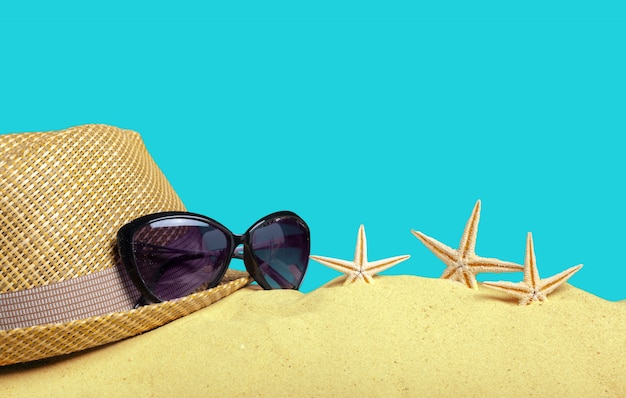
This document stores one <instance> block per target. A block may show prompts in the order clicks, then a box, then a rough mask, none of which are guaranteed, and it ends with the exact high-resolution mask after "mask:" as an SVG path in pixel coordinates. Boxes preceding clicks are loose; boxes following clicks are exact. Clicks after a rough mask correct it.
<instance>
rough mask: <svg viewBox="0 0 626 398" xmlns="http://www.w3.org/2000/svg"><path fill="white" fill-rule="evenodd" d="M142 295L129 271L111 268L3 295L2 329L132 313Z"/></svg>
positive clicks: (1, 295)
mask: <svg viewBox="0 0 626 398" xmlns="http://www.w3.org/2000/svg"><path fill="white" fill-rule="evenodd" d="M140 295H141V294H140V293H139V291H138V290H137V288H135V286H134V285H133V283H132V281H131V280H130V279H129V277H128V275H127V274H126V272H123V271H120V270H118V267H111V268H107V269H105V270H103V271H98V272H94V273H91V274H89V275H85V276H79V277H76V278H72V279H68V280H65V281H62V282H58V283H53V284H50V285H45V286H39V287H35V288H31V289H26V290H20V291H17V292H8V293H3V294H0V308H1V309H2V314H1V315H2V316H0V330H10V329H17V328H25V327H29V326H36V325H45V324H50V323H63V322H69V321H73V320H77V319H84V318H90V317H93V316H98V315H104V314H108V313H112V312H121V311H128V310H130V309H132V308H133V307H134V305H135V304H136V303H137V300H139V297H140Z"/></svg>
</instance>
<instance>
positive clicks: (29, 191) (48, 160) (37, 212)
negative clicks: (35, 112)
mask: <svg viewBox="0 0 626 398" xmlns="http://www.w3.org/2000/svg"><path fill="white" fill-rule="evenodd" d="M0 200H1V202H0V231H2V234H1V235H0V269H1V270H2V273H1V274H0V293H6V292H11V291H17V290H23V289H29V288H32V287H35V286H42V285H46V284H50V283H55V282H59V281H62V280H65V279H68V278H74V277H77V276H81V275H86V274H88V273H91V272H95V271H100V270H103V269H105V268H109V267H113V266H115V256H116V249H115V236H116V233H117V230H118V229H119V227H120V226H122V225H123V224H124V223H126V222H128V221H130V220H132V219H134V218H137V217H139V216H141V215H143V214H148V213H153V212H157V211H165V210H185V209H184V206H183V204H182V202H181V201H180V199H179V198H178V196H177V195H176V193H175V192H174V190H173V189H172V187H171V185H170V184H169V182H168V181H167V180H166V178H165V176H164V175H163V173H162V172H161V170H160V169H159V168H158V166H157V165H156V163H154V161H153V160H152V158H151V156H150V155H149V153H148V151H147V150H146V148H145V146H144V144H143V142H142V140H141V137H140V136H139V134H137V133H135V132H133V131H129V130H122V129H119V128H115V127H112V126H105V125H86V126H79V127H75V128H70V129H67V130H63V131H57V132H46V133H25V134H8V135H0Z"/></svg>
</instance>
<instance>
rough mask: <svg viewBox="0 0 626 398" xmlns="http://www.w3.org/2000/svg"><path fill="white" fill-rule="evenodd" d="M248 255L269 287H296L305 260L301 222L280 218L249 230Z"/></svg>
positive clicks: (305, 235) (306, 243)
mask: <svg viewBox="0 0 626 398" xmlns="http://www.w3.org/2000/svg"><path fill="white" fill-rule="evenodd" d="M250 245H251V249H252V250H251V254H252V257H253V259H254V261H255V262H256V264H257V265H258V267H259V270H260V272H261V274H262V275H263V277H264V278H265V280H266V281H267V282H268V283H269V285H270V287H271V288H273V289H297V288H298V287H299V286H300V283H301V282H302V279H303V278H304V272H305V271H306V267H307V264H308V262H309V251H310V243H309V234H308V229H307V228H306V227H305V226H304V225H303V224H302V222H301V221H299V220H297V219H295V218H280V219H278V220H276V221H274V222H272V223H270V224H268V225H264V226H262V227H259V228H256V229H254V230H253V231H252V232H251V233H250Z"/></svg>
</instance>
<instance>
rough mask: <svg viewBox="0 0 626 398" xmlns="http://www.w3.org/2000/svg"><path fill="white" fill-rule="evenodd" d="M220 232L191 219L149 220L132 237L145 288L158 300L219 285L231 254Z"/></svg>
mask: <svg viewBox="0 0 626 398" xmlns="http://www.w3.org/2000/svg"><path fill="white" fill-rule="evenodd" d="M230 246H231V242H230V240H229V238H228V237H227V236H226V235H225V233H224V232H222V231H221V230H220V229H217V228H215V227H213V226H211V225H210V224H209V223H207V222H204V221H199V220H193V219H185V218H175V219H165V220H159V221H153V222H151V223H149V224H147V225H146V226H144V227H142V228H141V229H139V230H137V232H135V234H134V236H133V243H132V247H133V255H134V257H135V264H136V265H137V270H138V272H139V275H140V276H141V278H142V279H143V281H144V283H145V285H146V287H147V288H148V290H150V292H152V294H153V295H154V296H156V297H157V298H159V299H160V300H162V301H166V300H171V299H174V298H178V297H183V296H186V295H188V294H190V293H193V292H194V291H196V290H198V289H199V288H210V287H213V286H215V285H217V283H218V282H219V278H220V277H221V276H222V274H223V271H224V268H225V267H224V265H225V263H226V262H227V260H228V258H229V255H230V252H231V248H230Z"/></svg>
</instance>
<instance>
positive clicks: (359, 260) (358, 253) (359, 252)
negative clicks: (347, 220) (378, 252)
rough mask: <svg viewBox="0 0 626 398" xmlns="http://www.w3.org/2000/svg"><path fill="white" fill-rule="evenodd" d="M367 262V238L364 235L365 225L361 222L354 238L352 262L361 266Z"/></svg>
mask: <svg viewBox="0 0 626 398" xmlns="http://www.w3.org/2000/svg"><path fill="white" fill-rule="evenodd" d="M366 263H367V239H366V237H365V226H364V225H363V224H361V226H360V227H359V232H358V234H357V238H356V249H354V264H356V265H357V266H359V267H361V266H362V265H363V264H366Z"/></svg>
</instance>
